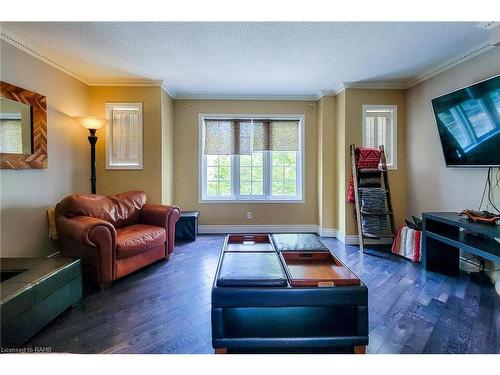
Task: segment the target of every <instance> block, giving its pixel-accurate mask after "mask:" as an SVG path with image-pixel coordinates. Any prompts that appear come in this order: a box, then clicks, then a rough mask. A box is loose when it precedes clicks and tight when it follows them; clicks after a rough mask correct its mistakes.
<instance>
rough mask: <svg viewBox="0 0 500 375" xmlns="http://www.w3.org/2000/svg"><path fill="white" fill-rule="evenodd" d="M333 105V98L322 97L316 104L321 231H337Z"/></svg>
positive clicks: (334, 109) (319, 220) (334, 118)
mask: <svg viewBox="0 0 500 375" xmlns="http://www.w3.org/2000/svg"><path fill="white" fill-rule="evenodd" d="M335 103H336V100H335V97H333V96H324V97H322V98H321V99H320V100H319V102H318V147H317V149H318V152H317V160H318V184H317V185H318V186H317V189H318V225H319V226H320V227H321V228H322V229H337V217H336V210H337V204H336V194H337V184H336V181H337V176H336V174H335V169H336V164H335V163H336V154H335V149H336V144H335V142H336V139H335V133H336V117H335V116H336V108H335Z"/></svg>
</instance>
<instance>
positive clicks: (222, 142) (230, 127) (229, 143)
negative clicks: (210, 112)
mask: <svg viewBox="0 0 500 375" xmlns="http://www.w3.org/2000/svg"><path fill="white" fill-rule="evenodd" d="M204 126H205V155H244V154H247V155H248V154H250V153H252V152H253V151H299V148H300V138H299V120H261V119H259V120H249V119H241V120H238V119H234V120H218V119H210V120H205V123H204Z"/></svg>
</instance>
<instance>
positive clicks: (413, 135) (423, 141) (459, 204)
mask: <svg viewBox="0 0 500 375" xmlns="http://www.w3.org/2000/svg"><path fill="white" fill-rule="evenodd" d="M499 62H500V48H494V49H492V50H491V51H489V52H486V53H485V54H483V55H480V56H478V57H476V58H474V59H471V60H469V61H466V62H465V63H463V64H460V65H458V66H456V67H454V68H452V69H450V70H448V71H446V72H444V73H441V74H438V75H437V76H435V77H432V78H431V79H428V80H426V81H424V82H422V83H420V84H418V85H416V86H414V87H412V88H410V89H409V90H408V93H407V106H408V127H407V143H408V147H407V157H408V164H407V170H408V194H407V200H408V213H409V214H411V215H415V216H420V215H421V213H422V212H423V211H459V210H461V209H463V208H473V209H477V208H478V206H479V202H480V200H481V195H482V193H483V187H484V181H485V178H486V173H487V169H486V168H446V166H445V162H444V157H443V153H442V149H441V143H440V141H439V135H438V132H437V128H436V124H435V122H434V118H433V115H432V109H431V104H430V100H431V99H432V98H435V97H436V96H440V95H442V94H445V93H447V92H450V91H453V90H456V89H459V88H461V87H464V86H467V85H470V84H472V83H475V82H477V81H480V80H483V79H486V78H489V77H492V76H494V75H497V74H500V63H499ZM499 152H500V150H499ZM498 198H500V195H498V194H497V204H500V202H499V201H498Z"/></svg>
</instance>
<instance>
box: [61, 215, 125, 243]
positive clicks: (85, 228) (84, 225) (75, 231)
mask: <svg viewBox="0 0 500 375" xmlns="http://www.w3.org/2000/svg"><path fill="white" fill-rule="evenodd" d="M56 225H57V231H58V233H59V235H61V236H64V237H68V238H70V239H72V240H73V241H77V242H81V243H84V244H85V245H89V246H98V245H99V242H101V241H100V240H101V238H99V236H98V234H99V232H101V231H102V230H104V229H107V230H108V231H109V232H110V234H111V236H112V237H113V242H115V239H116V230H115V228H114V227H113V225H111V224H110V223H108V222H107V221H105V220H101V219H97V218H95V217H90V216H74V217H65V216H62V215H61V216H58V217H57V218H56ZM99 226H102V227H103V228H99Z"/></svg>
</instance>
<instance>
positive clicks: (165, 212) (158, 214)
mask: <svg viewBox="0 0 500 375" xmlns="http://www.w3.org/2000/svg"><path fill="white" fill-rule="evenodd" d="M180 216H181V210H180V209H179V207H176V206H167V205H159V204H145V205H144V207H142V210H141V217H140V219H139V221H140V222H141V223H142V224H147V225H155V226H157V227H162V228H165V230H166V232H167V244H166V253H165V256H166V257H168V256H169V255H170V253H171V252H172V251H173V249H174V243H175V223H176V222H177V220H179V217H180Z"/></svg>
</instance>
